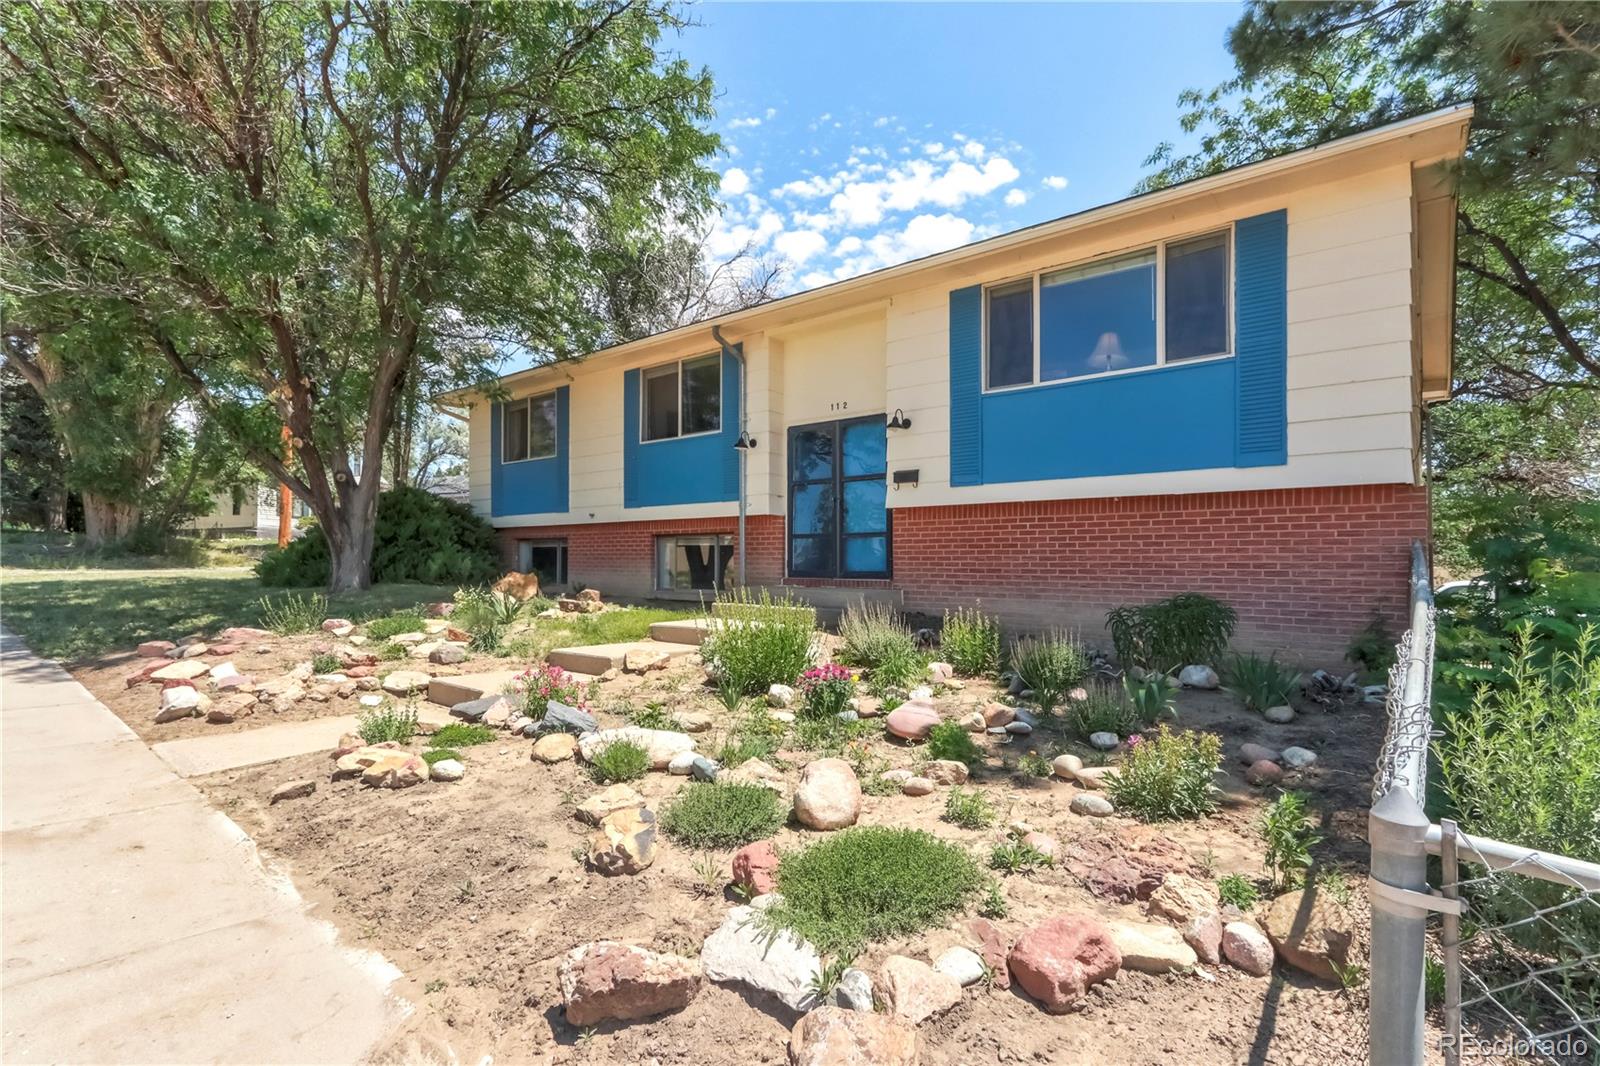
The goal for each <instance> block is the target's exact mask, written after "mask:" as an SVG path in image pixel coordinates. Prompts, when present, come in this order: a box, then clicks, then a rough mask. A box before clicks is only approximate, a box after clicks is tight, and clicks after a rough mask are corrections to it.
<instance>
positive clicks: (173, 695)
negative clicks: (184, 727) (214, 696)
mask: <svg viewBox="0 0 1600 1066" xmlns="http://www.w3.org/2000/svg"><path fill="white" fill-rule="evenodd" d="M210 702H211V701H210V700H208V699H206V697H205V696H203V695H201V693H200V690H199V689H196V688H194V687H193V686H192V685H178V686H175V687H173V688H164V689H162V690H161V709H160V710H159V711H157V712H156V721H157V722H176V721H177V720H178V719H180V718H194V717H196V716H198V715H201V714H204V713H205V710H206V707H207V706H208V705H209V704H210Z"/></svg>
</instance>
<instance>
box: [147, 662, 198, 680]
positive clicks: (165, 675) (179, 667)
mask: <svg viewBox="0 0 1600 1066" xmlns="http://www.w3.org/2000/svg"><path fill="white" fill-rule="evenodd" d="M210 670H211V667H209V666H207V665H206V664H205V663H203V662H201V661H199V660H198V659H179V660H178V661H177V662H174V663H168V664H167V665H166V666H163V667H161V668H160V669H159V670H156V671H155V672H153V673H152V674H151V675H150V677H151V679H152V680H155V681H192V680H194V679H195V678H197V677H199V676H201V675H202V674H205V673H209V672H210Z"/></svg>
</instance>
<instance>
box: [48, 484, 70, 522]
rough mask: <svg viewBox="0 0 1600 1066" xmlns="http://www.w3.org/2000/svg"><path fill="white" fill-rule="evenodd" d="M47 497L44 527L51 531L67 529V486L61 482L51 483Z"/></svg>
mask: <svg viewBox="0 0 1600 1066" xmlns="http://www.w3.org/2000/svg"><path fill="white" fill-rule="evenodd" d="M49 499H50V503H49V509H48V511H47V512H46V514H45V528H46V529H48V530H49V531H50V532H52V533H64V532H66V529H67V487H66V486H65V485H61V484H55V485H51V486H50V495H49Z"/></svg>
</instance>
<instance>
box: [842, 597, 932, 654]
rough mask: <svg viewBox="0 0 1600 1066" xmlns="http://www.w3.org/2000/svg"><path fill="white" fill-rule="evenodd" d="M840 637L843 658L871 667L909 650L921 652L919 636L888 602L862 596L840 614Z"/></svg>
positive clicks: (912, 652) (911, 652)
mask: <svg viewBox="0 0 1600 1066" xmlns="http://www.w3.org/2000/svg"><path fill="white" fill-rule="evenodd" d="M839 639H840V641H841V643H840V647H839V651H838V658H839V661H840V662H843V663H848V664H849V665H851V666H859V667H862V668H864V669H867V670H874V669H876V668H877V667H878V666H879V665H880V664H881V663H883V662H884V661H885V660H888V659H892V658H894V657H896V656H900V657H902V658H903V657H904V655H905V653H907V652H909V653H910V654H911V655H912V656H915V655H916V653H917V641H916V638H915V637H913V636H912V635H911V630H909V629H907V628H906V625H905V623H904V622H903V621H901V619H900V615H899V614H898V613H897V612H896V611H895V609H894V608H893V607H890V606H889V605H888V604H886V603H877V602H873V601H868V600H858V601H857V602H856V603H854V604H851V605H850V606H849V607H846V608H845V610H844V614H843V615H841V616H840V618H839Z"/></svg>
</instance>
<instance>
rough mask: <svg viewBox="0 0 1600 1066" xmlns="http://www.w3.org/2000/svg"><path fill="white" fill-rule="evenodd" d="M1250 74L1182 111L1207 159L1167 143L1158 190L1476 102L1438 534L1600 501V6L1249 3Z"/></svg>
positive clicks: (1437, 457) (1244, 58) (1462, 212)
mask: <svg viewBox="0 0 1600 1066" xmlns="http://www.w3.org/2000/svg"><path fill="white" fill-rule="evenodd" d="M1228 44H1229V48H1230V49H1231V50H1232V52H1233V54H1234V57H1235V60H1236V62H1237V66H1238V71H1239V73H1238V76H1237V77H1236V78H1234V79H1232V80H1230V81H1229V82H1227V83H1225V84H1223V85H1221V86H1218V87H1217V88H1215V89H1213V90H1211V91H1209V92H1200V91H1195V90H1191V91H1189V92H1186V93H1184V94H1183V96H1182V97H1181V98H1180V104H1181V105H1182V106H1184V107H1185V108H1186V109H1187V110H1186V112H1185V114H1184V116H1183V118H1182V125H1183V128H1184V129H1185V131H1186V132H1190V133H1195V132H1198V133H1199V134H1200V138H1199V144H1198V149H1197V150H1196V151H1194V152H1192V153H1189V154H1187V155H1179V154H1177V153H1176V152H1175V151H1174V149H1173V147H1172V146H1171V145H1170V144H1167V145H1162V146H1161V147H1159V148H1158V149H1157V150H1156V152H1155V153H1154V154H1153V155H1152V156H1151V158H1150V160H1149V162H1150V164H1151V165H1152V166H1153V167H1155V168H1156V169H1155V170H1154V171H1153V173H1152V174H1151V175H1150V176H1149V177H1147V178H1146V179H1145V180H1144V181H1143V182H1142V183H1141V188H1146V189H1148V188H1158V187H1161V186H1164V185H1168V184H1171V183H1172V182H1175V181H1180V180H1183V179H1186V178H1190V177H1195V176H1199V175H1202V174H1209V173H1215V172H1216V171H1218V170H1221V169H1224V168H1226V167H1229V166H1234V165H1237V164H1240V163H1245V162H1250V161H1252V160H1255V159H1259V158H1263V157H1266V156H1270V155H1276V154H1279V153H1282V152H1285V151H1290V150H1292V149H1295V148H1301V147H1305V146H1307V145H1310V144H1315V143H1317V142H1319V141H1323V140H1326V139H1329V138H1331V137H1336V136H1340V135H1343V134H1347V133H1350V132H1354V131H1355V130H1358V129H1363V128H1366V127H1369V126H1372V125H1375V124H1377V123H1381V122H1384V121H1388V120H1391V119H1394V118H1398V117H1402V116H1404V115H1407V114H1413V113H1416V112H1419V111H1422V110H1426V109H1428V108H1432V107H1437V106H1441V105H1444V104H1448V103H1453V102H1457V101H1462V100H1471V101H1473V103H1474V104H1475V106H1476V114H1475V116H1474V120H1473V129H1472V134H1471V142H1470V144H1469V148H1468V152H1467V156H1466V158H1465V160H1464V161H1463V163H1462V165H1461V166H1460V168H1459V169H1458V171H1457V172H1456V174H1455V178H1456V180H1457V183H1458V193H1459V201H1458V202H1459V211H1458V225H1457V236H1458V242H1457V260H1456V282H1457V284H1456V343H1455V353H1456V358H1455V380H1454V381H1453V382H1452V386H1451V392H1452V397H1453V398H1454V400H1455V401H1456V402H1454V403H1451V404H1447V405H1445V406H1444V407H1443V408H1441V409H1438V410H1437V411H1436V412H1435V414H1434V416H1433V420H1432V421H1433V426H1432V430H1433V432H1432V434H1431V436H1432V444H1433V448H1432V453H1431V459H1432V460H1433V464H1434V473H1435V477H1436V484H1437V486H1438V488H1439V490H1440V493H1439V497H1438V501H1439V506H1438V511H1439V517H1440V519H1441V523H1440V527H1439V529H1438V531H1437V532H1439V533H1440V534H1441V535H1442V539H1443V542H1444V547H1445V548H1446V549H1447V550H1448V551H1449V553H1450V554H1452V555H1453V557H1452V559H1451V561H1453V562H1456V563H1464V562H1465V561H1466V560H1465V559H1464V558H1463V555H1462V552H1461V546H1462V543H1463V536H1462V533H1463V531H1462V528H1461V527H1462V526H1463V524H1465V523H1468V522H1471V521H1474V516H1475V515H1477V514H1479V513H1481V512H1482V510H1483V509H1484V502H1485V497H1486V496H1487V497H1490V498H1491V502H1492V500H1493V499H1498V500H1500V501H1501V504H1503V505H1505V506H1523V505H1526V504H1528V503H1529V501H1534V502H1535V503H1537V502H1538V501H1546V502H1551V501H1553V502H1559V501H1561V500H1564V499H1565V500H1570V499H1574V498H1577V497H1582V496H1586V495H1587V496H1592V495H1593V494H1594V493H1595V492H1596V491H1597V489H1600V455H1597V447H1600V5H1592V4H1586V3H1569V2H1559V0H1558V2H1539V3H1524V4H1492V3H1455V2H1439V0H1429V2H1417V3H1410V2H1381V3H1348V2H1344V3H1316V4H1307V3H1292V4H1291V3H1264V2H1258V3H1253V4H1251V5H1250V6H1249V7H1248V8H1247V9H1246V12H1245V14H1244V15H1243V17H1242V18H1241V19H1240V20H1239V22H1238V23H1237V24H1236V25H1235V26H1234V27H1233V29H1232V31H1231V32H1230V34H1229V37H1228Z"/></svg>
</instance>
